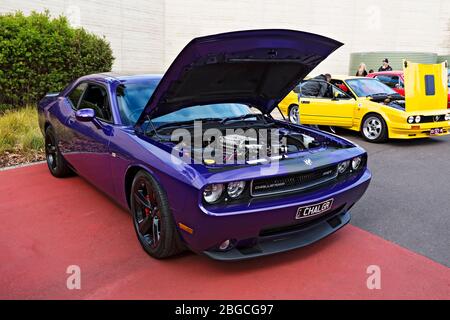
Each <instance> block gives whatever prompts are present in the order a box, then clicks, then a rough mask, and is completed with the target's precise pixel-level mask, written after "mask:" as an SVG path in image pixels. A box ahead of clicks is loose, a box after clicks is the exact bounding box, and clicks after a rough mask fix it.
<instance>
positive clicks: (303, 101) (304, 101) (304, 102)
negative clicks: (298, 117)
mask: <svg viewBox="0 0 450 320" xmlns="http://www.w3.org/2000/svg"><path fill="white" fill-rule="evenodd" d="M301 103H302V104H310V103H311V102H309V101H307V100H302V101H301Z"/></svg>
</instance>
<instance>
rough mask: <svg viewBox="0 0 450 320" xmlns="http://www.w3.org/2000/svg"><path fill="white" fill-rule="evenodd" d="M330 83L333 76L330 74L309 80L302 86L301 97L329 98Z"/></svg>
mask: <svg viewBox="0 0 450 320" xmlns="http://www.w3.org/2000/svg"><path fill="white" fill-rule="evenodd" d="M330 81H331V75H330V74H329V73H326V74H321V75H318V76H317V77H314V78H312V79H310V80H307V81H305V82H304V83H303V84H302V85H301V86H300V95H301V96H304V97H321V98H324V97H327V96H329V92H328V91H329V90H328V88H329V83H330Z"/></svg>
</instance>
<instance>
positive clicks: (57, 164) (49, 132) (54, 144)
mask: <svg viewBox="0 0 450 320" xmlns="http://www.w3.org/2000/svg"><path fill="white" fill-rule="evenodd" d="M45 159H46V160H47V166H48V169H49V170H50V173H51V174H52V175H53V176H55V177H57V178H64V177H68V176H71V175H73V171H72V170H71V169H70V168H69V166H68V165H67V162H66V160H65V159H64V157H63V156H62V154H61V152H60V151H59V147H58V140H57V138H56V135H55V131H54V130H53V128H52V127H51V126H49V127H48V128H47V129H46V130H45Z"/></svg>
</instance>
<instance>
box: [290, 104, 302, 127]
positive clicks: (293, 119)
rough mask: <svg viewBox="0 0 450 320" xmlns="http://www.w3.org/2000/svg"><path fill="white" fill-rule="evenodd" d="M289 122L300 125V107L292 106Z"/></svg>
mask: <svg viewBox="0 0 450 320" xmlns="http://www.w3.org/2000/svg"><path fill="white" fill-rule="evenodd" d="M288 118H289V122H292V123H296V124H299V123H300V122H299V114H298V105H296V104H292V105H290V106H289V109H288Z"/></svg>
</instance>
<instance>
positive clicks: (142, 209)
mask: <svg viewBox="0 0 450 320" xmlns="http://www.w3.org/2000/svg"><path fill="white" fill-rule="evenodd" d="M130 204H131V212H132V215H133V222H134V229H135V231H136V235H137V237H138V240H139V242H140V243H141V245H142V248H143V249H144V250H145V252H147V253H148V254H149V255H150V256H152V257H154V258H157V259H162V258H167V257H170V256H173V255H175V254H177V253H180V252H182V251H183V250H184V246H183V243H182V241H181V239H180V236H179V234H178V230H177V228H176V226H175V222H174V220H173V217H172V213H171V210H170V206H169V202H168V200H167V196H166V193H165V191H164V190H163V189H162V187H161V186H160V185H159V183H158V182H157V181H156V180H155V178H153V177H152V176H151V175H150V174H149V173H148V172H146V171H144V170H141V171H139V172H138V173H137V174H136V176H135V177H134V180H133V184H132V187H131V193H130Z"/></svg>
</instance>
